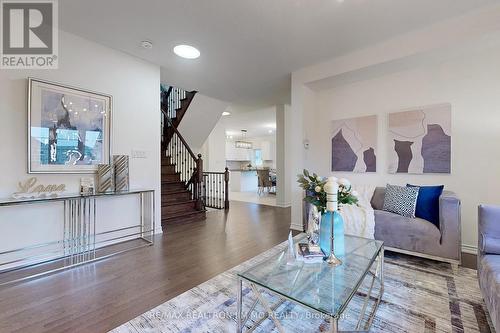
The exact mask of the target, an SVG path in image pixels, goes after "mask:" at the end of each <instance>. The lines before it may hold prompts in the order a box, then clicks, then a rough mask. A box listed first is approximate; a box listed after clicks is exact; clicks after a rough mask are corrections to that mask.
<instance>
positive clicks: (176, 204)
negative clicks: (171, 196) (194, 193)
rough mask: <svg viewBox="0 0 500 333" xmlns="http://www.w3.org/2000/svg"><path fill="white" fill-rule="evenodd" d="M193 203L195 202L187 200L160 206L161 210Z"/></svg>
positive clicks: (165, 203)
mask: <svg viewBox="0 0 500 333" xmlns="http://www.w3.org/2000/svg"><path fill="white" fill-rule="evenodd" d="M194 203H196V200H192V199H187V200H183V201H175V202H164V203H163V204H162V205H161V206H162V208H163V207H171V206H180V205H185V204H194Z"/></svg>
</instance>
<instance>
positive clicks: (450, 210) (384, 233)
mask: <svg viewBox="0 0 500 333" xmlns="http://www.w3.org/2000/svg"><path fill="white" fill-rule="evenodd" d="M384 197H385V188H383V187H377V188H376V190H375V192H374V194H373V197H372V200H371V204H372V207H373V209H374V210H375V239H378V240H382V241H384V244H385V247H386V249H388V250H392V251H396V252H402V253H406V254H411V255H415V256H420V257H424V258H429V259H434V260H439V261H445V262H449V263H451V264H452V265H453V267H454V268H456V267H457V266H458V265H459V264H460V263H461V248H460V246H461V217H460V207H461V205H460V200H459V199H458V197H457V196H456V195H455V194H454V193H452V192H448V191H444V192H443V194H442V195H441V197H440V198H439V220H440V221H439V224H440V228H439V229H438V228H437V227H436V226H435V225H434V224H432V223H431V222H429V221H426V220H423V219H420V218H415V219H411V218H407V217H403V216H400V215H397V214H393V213H390V212H386V211H383V210H382V209H383V206H384ZM499 264H500V259H499Z"/></svg>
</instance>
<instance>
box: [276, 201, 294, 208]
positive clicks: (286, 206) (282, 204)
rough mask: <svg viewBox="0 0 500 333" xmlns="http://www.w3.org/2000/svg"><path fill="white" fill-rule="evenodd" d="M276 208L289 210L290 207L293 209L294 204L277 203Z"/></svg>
mask: <svg viewBox="0 0 500 333" xmlns="http://www.w3.org/2000/svg"><path fill="white" fill-rule="evenodd" d="M276 207H281V208H288V207H292V203H291V202H285V203H276Z"/></svg>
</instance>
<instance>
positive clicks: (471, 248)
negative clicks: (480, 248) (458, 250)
mask: <svg viewBox="0 0 500 333" xmlns="http://www.w3.org/2000/svg"><path fill="white" fill-rule="evenodd" d="M462 252H464V253H469V254H477V246H473V245H466V244H462Z"/></svg>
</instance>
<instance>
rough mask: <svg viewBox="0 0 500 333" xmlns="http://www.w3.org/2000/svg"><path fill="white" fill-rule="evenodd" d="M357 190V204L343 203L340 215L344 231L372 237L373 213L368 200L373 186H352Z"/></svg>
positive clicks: (354, 234) (373, 226)
mask: <svg viewBox="0 0 500 333" xmlns="http://www.w3.org/2000/svg"><path fill="white" fill-rule="evenodd" d="M353 189H354V190H355V191H356V192H358V200H359V202H358V205H357V206H356V205H343V206H342V209H341V210H340V215H341V216H342V218H343V219H344V233H345V234H347V235H353V236H359V237H364V238H370V239H374V237H375V215H374V212H373V208H372V205H371V204H370V200H371V198H372V196H373V192H374V191H375V187H374V186H357V187H355V186H353Z"/></svg>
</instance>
